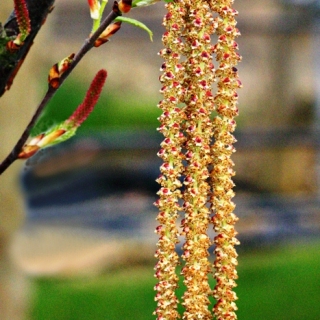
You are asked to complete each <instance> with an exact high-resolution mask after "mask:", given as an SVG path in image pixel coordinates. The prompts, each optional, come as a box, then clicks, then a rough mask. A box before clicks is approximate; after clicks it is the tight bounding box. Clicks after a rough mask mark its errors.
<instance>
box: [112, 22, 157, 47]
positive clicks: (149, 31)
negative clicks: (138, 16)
mask: <svg viewBox="0 0 320 320" xmlns="http://www.w3.org/2000/svg"><path fill="white" fill-rule="evenodd" d="M114 21H120V22H126V23H129V24H132V25H133V26H135V27H139V28H141V29H143V30H145V31H147V32H148V34H149V36H150V40H151V41H153V40H152V36H153V33H152V31H151V30H150V29H149V28H148V27H147V26H146V25H145V24H144V23H142V22H140V21H138V20H135V19H131V18H127V17H123V16H120V17H117V18H115V19H114Z"/></svg>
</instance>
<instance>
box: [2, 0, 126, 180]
mask: <svg viewBox="0 0 320 320" xmlns="http://www.w3.org/2000/svg"><path fill="white" fill-rule="evenodd" d="M119 15H121V13H120V11H119V10H118V8H117V3H116V2H115V5H114V7H113V10H112V11H111V12H110V13H109V15H108V16H107V17H106V18H105V19H104V20H103V22H102V23H101V25H100V27H99V28H98V29H97V30H96V31H95V32H94V33H93V34H92V35H91V37H90V38H88V39H87V40H86V41H85V42H84V44H83V46H82V47H81V49H80V50H79V51H78V52H77V54H76V55H75V57H74V59H73V61H72V63H71V65H70V67H69V69H68V70H66V71H65V72H64V73H63V74H62V76H61V77H60V85H61V84H62V83H63V82H64V80H65V79H66V78H67V77H68V76H69V74H70V73H71V72H72V70H73V69H74V68H75V67H76V66H77V64H78V63H79V62H80V61H81V59H82V58H83V57H84V56H85V54H86V53H87V52H88V51H89V50H90V49H92V47H93V46H94V43H95V41H96V40H97V39H98V38H99V36H100V34H101V33H102V32H103V31H104V30H105V28H106V27H107V26H108V25H109V24H110V23H111V22H112V21H113V20H114V19H115V18H116V17H118V16H119ZM58 89H59V87H58V88H53V87H49V88H48V91H47V92H46V94H45V96H44V98H43V99H42V101H41V102H40V104H39V105H38V107H37V109H36V112H35V114H34V115H33V117H32V119H31V121H30V122H29V124H28V125H27V127H26V129H25V130H24V132H23V134H22V135H21V137H20V139H19V140H18V142H17V143H16V145H15V146H14V148H13V149H12V151H11V152H10V154H9V155H8V156H7V157H6V158H5V160H4V161H3V162H2V163H1V164H0V175H1V174H2V173H3V172H4V171H5V170H6V169H7V168H8V167H9V166H10V165H11V164H12V163H13V162H14V161H15V160H17V159H18V155H19V153H20V151H21V149H22V147H23V145H24V144H25V143H26V141H27V139H28V137H29V135H30V132H31V129H32V128H33V127H34V125H35V124H36V121H37V120H38V118H39V116H40V114H41V113H42V111H43V109H44V108H45V106H46V105H47V104H48V102H49V101H50V100H51V98H52V97H53V96H54V94H55V93H56V92H57V90H58Z"/></svg>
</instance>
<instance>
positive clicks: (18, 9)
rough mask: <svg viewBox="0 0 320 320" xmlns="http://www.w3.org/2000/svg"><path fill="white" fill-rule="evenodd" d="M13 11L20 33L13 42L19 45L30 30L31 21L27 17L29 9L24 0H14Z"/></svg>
mask: <svg viewBox="0 0 320 320" xmlns="http://www.w3.org/2000/svg"><path fill="white" fill-rule="evenodd" d="M14 12H15V14H16V17H17V22H18V26H19V31H20V33H19V34H18V36H17V38H16V39H15V40H14V43H15V44H16V45H18V46H21V45H22V44H23V42H24V40H25V39H26V37H27V36H28V35H29V33H30V31H31V22H30V18H29V11H28V8H27V5H26V2H25V0H14Z"/></svg>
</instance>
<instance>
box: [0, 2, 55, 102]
mask: <svg viewBox="0 0 320 320" xmlns="http://www.w3.org/2000/svg"><path fill="white" fill-rule="evenodd" d="M54 1H55V0H26V3H27V7H28V11H29V16H30V20H31V32H30V34H29V36H28V37H27V38H26V40H25V42H24V44H23V45H22V46H21V48H20V49H19V50H18V52H16V53H12V54H8V52H7V53H6V55H5V56H3V57H2V61H1V62H2V63H1V65H0V97H1V96H2V95H3V94H4V93H5V91H6V90H8V89H9V88H10V86H11V84H12V81H13V79H14V77H15V75H16V74H17V72H18V71H19V68H20V67H21V65H22V63H23V61H24V59H25V57H26V56H27V54H28V52H29V50H30V48H31V46H32V44H33V41H34V39H35V37H36V36H37V34H38V32H39V30H40V29H41V26H42V25H43V23H44V22H45V20H46V18H47V16H48V14H49V13H50V12H51V11H52V8H53V4H54ZM3 29H4V31H5V33H6V36H9V37H11V36H17V35H18V34H19V28H18V24H17V19H16V15H15V13H14V11H13V12H12V13H11V15H10V16H9V18H8V20H7V22H6V23H5V24H4V27H3ZM0 37H1V35H0Z"/></svg>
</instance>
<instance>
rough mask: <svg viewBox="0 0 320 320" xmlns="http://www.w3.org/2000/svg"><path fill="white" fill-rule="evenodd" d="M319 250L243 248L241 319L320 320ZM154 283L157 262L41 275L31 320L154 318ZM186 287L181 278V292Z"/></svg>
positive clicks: (302, 246) (318, 246)
mask: <svg viewBox="0 0 320 320" xmlns="http://www.w3.org/2000/svg"><path fill="white" fill-rule="evenodd" d="M319 249H320V242H318V243H314V244H307V243H300V244H298V245H297V244H295V245H290V246H285V247H281V246H280V247H277V248H276V249H272V250H271V249H268V250H264V249H261V250H260V251H255V252H250V253H249V252H248V253H243V254H242V255H241V256H240V259H239V268H238V271H239V277H240V278H239V280H238V281H237V282H238V287H237V290H236V291H237V294H238V296H239V297H240V298H239V300H238V302H237V305H238V307H239V311H238V317H239V319H240V320H241V319H250V320H260V319H265V320H273V319H277V320H289V319H290V320H298V319H299V320H300V319H310V320H311V319H320V305H319V291H318V290H319V283H320V273H319V263H318V259H317V258H316V257H318V254H319ZM181 280H182V279H181ZM212 282H213V280H212ZM155 283H156V280H155V279H154V278H153V267H152V266H147V267H138V268H134V267H131V268H130V269H129V268H128V269H125V270H118V271H113V272H110V273H107V274H104V275H101V276H98V277H95V278H85V279H83V278H82V279H73V280H57V279H38V280H35V286H36V301H35V305H34V307H33V309H32V311H31V320H85V319H86V320H87V319H91V320H100V319H101V320H102V319H103V320H105V319H108V320H118V319H135V320H147V319H153V316H152V312H153V310H154V308H155V302H154V298H153V297H154V291H153V286H154V284H155ZM183 291H184V288H183V285H182V283H181V285H180V289H179V294H180V296H181V295H182V293H183Z"/></svg>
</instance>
